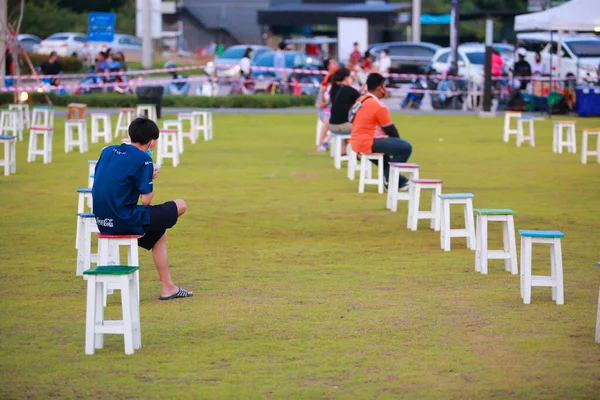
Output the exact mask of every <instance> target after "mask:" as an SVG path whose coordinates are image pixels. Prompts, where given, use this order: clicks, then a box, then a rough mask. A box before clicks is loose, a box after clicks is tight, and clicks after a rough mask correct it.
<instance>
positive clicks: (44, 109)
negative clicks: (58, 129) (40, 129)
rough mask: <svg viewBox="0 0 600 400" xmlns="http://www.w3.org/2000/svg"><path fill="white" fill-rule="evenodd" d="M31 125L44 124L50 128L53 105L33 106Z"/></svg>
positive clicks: (52, 124) (52, 117)
mask: <svg viewBox="0 0 600 400" xmlns="http://www.w3.org/2000/svg"><path fill="white" fill-rule="evenodd" d="M31 126H45V127H50V128H52V127H53V126H54V107H52V106H33V113H32V114H31Z"/></svg>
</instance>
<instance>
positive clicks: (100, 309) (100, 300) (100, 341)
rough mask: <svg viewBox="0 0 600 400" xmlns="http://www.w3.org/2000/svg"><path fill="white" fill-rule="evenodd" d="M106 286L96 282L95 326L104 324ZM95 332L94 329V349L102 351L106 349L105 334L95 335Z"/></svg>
mask: <svg viewBox="0 0 600 400" xmlns="http://www.w3.org/2000/svg"><path fill="white" fill-rule="evenodd" d="M88 279H89V278H88ZM106 286H107V284H106V283H99V282H96V290H95V296H94V302H95V305H96V312H95V324H94V325H96V324H98V325H102V323H103V322H104V297H105V296H104V293H105V291H106V290H105V288H106ZM95 331H96V329H94V348H96V349H101V348H103V347H104V333H95Z"/></svg>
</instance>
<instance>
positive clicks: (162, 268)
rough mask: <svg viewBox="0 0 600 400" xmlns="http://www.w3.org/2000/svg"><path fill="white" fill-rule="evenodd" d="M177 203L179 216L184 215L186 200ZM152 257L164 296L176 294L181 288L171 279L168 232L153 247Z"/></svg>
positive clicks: (179, 200) (176, 201)
mask: <svg viewBox="0 0 600 400" xmlns="http://www.w3.org/2000/svg"><path fill="white" fill-rule="evenodd" d="M175 204H176V205H177V214H178V215H179V216H181V215H183V213H185V210H186V209H187V206H186V204H185V202H184V201H183V200H181V199H177V200H175ZM152 258H153V259H154V264H155V265H156V270H157V271H158V276H159V277H160V282H161V284H162V293H161V295H162V297H169V296H172V295H174V294H176V293H177V292H178V291H179V288H178V287H177V286H176V285H175V284H174V283H173V281H172V280H171V274H170V272H169V257H168V255H167V233H166V232H165V234H164V235H163V236H162V237H161V238H160V239H159V240H158V242H156V244H155V245H154V247H153V248H152ZM190 293H192V292H190Z"/></svg>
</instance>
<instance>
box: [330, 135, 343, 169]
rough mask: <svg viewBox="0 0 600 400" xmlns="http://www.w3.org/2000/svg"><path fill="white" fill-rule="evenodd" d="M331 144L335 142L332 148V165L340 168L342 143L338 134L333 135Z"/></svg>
mask: <svg viewBox="0 0 600 400" xmlns="http://www.w3.org/2000/svg"><path fill="white" fill-rule="evenodd" d="M332 144H335V148H334V149H333V154H334V156H333V166H334V167H335V169H341V168H342V143H341V141H340V137H339V136H337V135H336V136H334V137H333V141H332Z"/></svg>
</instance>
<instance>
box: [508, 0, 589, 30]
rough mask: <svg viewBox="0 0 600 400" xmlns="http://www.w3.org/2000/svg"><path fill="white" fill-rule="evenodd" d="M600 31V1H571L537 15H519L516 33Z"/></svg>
mask: <svg viewBox="0 0 600 400" xmlns="http://www.w3.org/2000/svg"><path fill="white" fill-rule="evenodd" d="M594 30H596V31H597V30H600V1H599V0H571V1H569V2H568V3H565V4H562V5H560V6H558V7H554V8H550V9H548V10H545V11H540V12H536V13H530V14H523V15H517V17H516V18H515V31H578V32H592V31H594Z"/></svg>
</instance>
